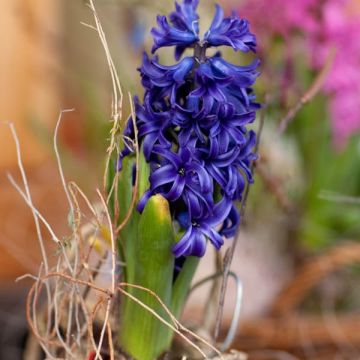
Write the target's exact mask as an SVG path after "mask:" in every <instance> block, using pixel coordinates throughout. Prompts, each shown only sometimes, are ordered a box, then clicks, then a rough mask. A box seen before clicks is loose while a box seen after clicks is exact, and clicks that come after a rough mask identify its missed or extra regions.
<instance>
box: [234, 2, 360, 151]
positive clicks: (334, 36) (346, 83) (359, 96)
mask: <svg viewBox="0 0 360 360" xmlns="http://www.w3.org/2000/svg"><path fill="white" fill-rule="evenodd" d="M239 12H240V13H241V14H242V15H244V16H246V17H247V18H249V19H250V21H251V23H252V27H253V28H254V29H257V33H258V35H259V37H260V38H262V37H263V38H264V39H268V40H269V41H268V42H267V46H268V47H270V46H271V45H272V43H271V40H272V39H273V35H278V36H279V35H280V36H282V37H283V38H284V40H285V42H286V43H287V44H288V45H289V47H290V42H291V39H292V36H293V35H294V34H296V33H299V32H300V33H302V34H303V37H304V40H305V46H306V49H305V50H306V51H307V53H308V54H309V59H310V61H311V66H312V67H313V68H314V69H320V68H321V67H322V66H323V65H324V63H325V61H326V59H327V57H328V55H329V52H330V51H331V50H332V49H335V50H336V56H335V59H334V63H333V67H332V69H331V71H330V73H329V75H328V78H327V81H326V84H325V86H324V93H325V94H327V95H328V96H329V111H330V116H331V124H332V132H333V142H334V144H335V146H336V147H337V148H341V147H343V146H344V145H346V143H347V141H348V139H349V137H351V136H352V135H353V134H355V133H358V132H359V131H360V111H359V110H358V108H359V105H360V40H359V34H360V1H358V0H323V1H321V0H296V1H282V0H247V1H245V3H244V5H243V6H242V7H240V8H239ZM260 43H264V41H261V42H260ZM265 43H266V42H265ZM268 50H269V49H267V51H268ZM288 53H290V54H291V51H288Z"/></svg>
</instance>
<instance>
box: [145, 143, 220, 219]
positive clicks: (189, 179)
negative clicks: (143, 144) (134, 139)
mask: <svg viewBox="0 0 360 360" xmlns="http://www.w3.org/2000/svg"><path fill="white" fill-rule="evenodd" d="M153 154H157V155H158V156H160V161H159V162H160V163H161V165H160V166H159V167H157V168H156V169H155V170H154V171H153V172H152V174H151V175H150V178H149V181H150V189H149V190H148V191H147V192H146V193H145V194H144V196H143V198H142V199H141V200H140V202H139V205H138V210H139V211H142V210H143V208H144V206H145V203H146V201H147V199H148V198H149V197H150V196H152V195H154V194H161V195H163V196H164V197H165V198H166V199H167V200H169V201H170V202H174V201H176V200H178V199H179V198H180V197H181V196H182V197H183V199H184V201H185V203H187V206H188V208H189V211H190V213H192V214H194V215H196V216H201V215H203V213H204V209H206V208H207V209H211V207H212V205H213V204H212V197H211V196H210V197H209V195H211V194H212V191H213V184H212V178H211V177H210V175H209V174H208V173H207V172H206V171H205V169H204V167H203V164H202V163H201V162H200V161H199V160H197V159H196V158H194V157H193V156H192V152H191V150H190V149H189V148H180V150H179V152H178V153H174V152H172V151H171V150H168V149H165V148H163V147H161V146H156V147H154V149H153Z"/></svg>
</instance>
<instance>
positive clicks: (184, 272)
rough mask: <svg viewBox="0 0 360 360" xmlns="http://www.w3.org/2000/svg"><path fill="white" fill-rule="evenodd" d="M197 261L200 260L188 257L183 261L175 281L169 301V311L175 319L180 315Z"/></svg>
mask: <svg viewBox="0 0 360 360" xmlns="http://www.w3.org/2000/svg"><path fill="white" fill-rule="evenodd" d="M199 261H200V258H198V257H195V256H189V257H188V258H187V259H186V260H185V263H184V265H183V268H182V269H181V271H180V274H179V275H178V277H177V279H176V281H175V284H174V286H173V293H172V299H171V310H172V313H173V314H174V315H175V316H176V318H179V316H180V315H181V311H182V310H183V307H184V304H185V300H186V298H187V295H188V293H189V290H190V285H191V281H192V279H193V277H194V274H195V271H196V269H197V266H198V265H199Z"/></svg>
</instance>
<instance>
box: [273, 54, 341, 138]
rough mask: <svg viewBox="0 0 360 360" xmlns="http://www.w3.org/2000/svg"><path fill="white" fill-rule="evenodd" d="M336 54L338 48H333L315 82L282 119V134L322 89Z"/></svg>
mask: <svg viewBox="0 0 360 360" xmlns="http://www.w3.org/2000/svg"><path fill="white" fill-rule="evenodd" d="M335 55H336V50H335V49H332V50H331V51H330V53H329V55H328V58H327V59H326V62H325V64H324V66H323V68H322V69H321V71H320V72H319V74H318V75H317V76H316V78H315V80H314V82H313V83H312V84H311V85H310V87H309V89H308V90H307V91H306V92H305V94H304V95H303V96H302V97H301V98H300V100H299V101H298V102H297V103H296V104H295V106H293V107H292V108H291V109H290V110H289V111H288V112H287V114H286V115H285V116H284V117H283V118H282V119H281V120H280V122H279V125H278V132H279V134H282V133H283V132H284V131H285V130H286V128H287V127H288V125H289V124H290V122H291V121H292V120H293V119H294V118H295V116H296V114H297V113H298V112H299V111H300V110H301V109H302V108H303V106H304V105H306V104H307V103H308V102H310V101H311V100H312V99H313V98H314V97H315V96H316V95H317V94H318V93H319V92H320V91H321V89H322V87H323V85H324V83H325V81H326V78H327V76H328V75H329V73H330V71H331V69H332V65H333V62H334V59H335Z"/></svg>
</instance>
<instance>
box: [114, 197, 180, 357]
mask: <svg viewBox="0 0 360 360" xmlns="http://www.w3.org/2000/svg"><path fill="white" fill-rule="evenodd" d="M173 244H174V232H173V227H172V219H171V216H170V212H169V205H168V202H167V201H166V200H165V199H164V198H163V197H162V196H161V195H155V196H153V197H152V198H150V200H149V201H148V203H147V205H146V207H145V210H144V212H143V214H142V215H141V217H140V221H139V228H138V239H137V246H136V253H135V254H134V258H133V259H132V260H133V261H134V262H135V263H136V267H135V281H134V284H136V285H140V286H142V287H144V288H146V289H149V290H151V291H153V292H154V293H155V294H157V295H158V296H159V297H160V298H161V300H162V301H163V302H164V303H165V304H166V305H167V306H168V307H170V303H171V293H172V278H173V270H174V256H173V255H172V252H171V247H172V246H173ZM130 289H131V288H128V290H129V292H130V293H131V294H132V295H134V296H135V297H136V298H137V299H139V300H140V301H142V302H143V303H144V304H146V305H147V306H149V307H150V308H151V309H153V310H155V311H156V312H157V313H158V314H159V315H161V316H162V317H164V318H165V319H167V320H169V317H168V315H167V314H166V312H165V311H164V309H163V308H162V306H161V305H160V304H159V302H158V301H157V299H156V298H155V297H154V296H153V295H151V294H150V293H148V292H145V291H143V290H138V289H131V290H130ZM121 329H122V331H121V333H120V342H121V345H122V346H123V348H124V350H125V351H126V352H127V353H129V354H130V355H131V356H132V357H134V358H135V359H138V360H153V359H156V357H157V356H159V355H160V354H161V353H162V352H164V351H165V350H166V348H167V346H168V343H169V339H171V334H172V331H171V330H170V329H169V328H168V327H166V326H165V325H164V324H162V323H161V322H160V321H159V320H158V319H157V318H156V317H154V315H152V314H151V313H150V312H149V311H147V310H145V309H144V308H142V307H141V306H140V305H139V304H137V303H136V302H134V301H132V300H129V299H128V300H127V301H126V306H125V309H124V314H123V319H122V327H121Z"/></svg>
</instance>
